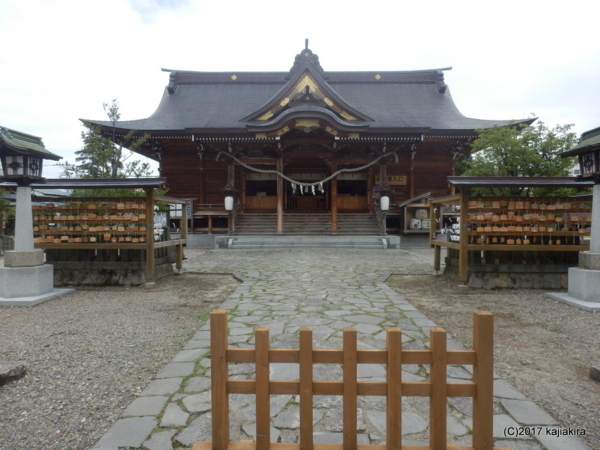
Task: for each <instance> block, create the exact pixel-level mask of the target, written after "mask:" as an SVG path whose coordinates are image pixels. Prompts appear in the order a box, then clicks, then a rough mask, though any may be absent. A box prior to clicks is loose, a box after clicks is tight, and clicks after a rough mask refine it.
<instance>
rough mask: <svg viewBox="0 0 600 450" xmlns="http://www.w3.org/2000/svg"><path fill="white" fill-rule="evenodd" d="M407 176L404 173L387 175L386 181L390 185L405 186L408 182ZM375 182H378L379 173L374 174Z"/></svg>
mask: <svg viewBox="0 0 600 450" xmlns="http://www.w3.org/2000/svg"><path fill="white" fill-rule="evenodd" d="M407 178H408V177H407V176H406V175H388V176H387V177H386V181H387V184H389V185H390V186H394V185H395V186H406V184H407V182H408V179H407ZM375 184H380V183H379V175H375Z"/></svg>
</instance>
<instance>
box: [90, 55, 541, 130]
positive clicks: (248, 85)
mask: <svg viewBox="0 0 600 450" xmlns="http://www.w3.org/2000/svg"><path fill="white" fill-rule="evenodd" d="M304 57H306V58H304ZM315 58H316V55H314V54H312V52H310V50H308V49H305V51H303V53H301V54H300V55H298V56H297V57H296V61H295V64H294V67H292V70H291V71H290V72H226V73H225V72H190V71H175V70H172V71H171V70H170V71H169V72H170V78H169V85H168V86H167V87H166V88H165V92H164V94H163V98H162V100H161V102H160V105H159V106H158V109H157V110H156V112H154V114H152V115H151V116H150V117H148V118H147V119H143V120H133V121H123V122H119V124H118V125H119V128H122V129H124V130H131V129H137V130H140V131H185V130H187V131H192V132H198V133H201V132H202V131H210V132H215V131H219V130H227V131H233V130H239V131H242V132H243V131H246V130H247V126H256V125H259V123H258V121H256V120H253V121H251V122H244V121H243V119H248V118H249V117H250V116H251V115H252V114H254V113H256V112H257V111H261V110H265V106H266V105H269V104H275V103H276V100H277V98H278V96H279V95H283V92H285V91H286V90H288V89H291V87H292V86H291V84H290V83H292V82H293V80H294V79H297V78H298V75H299V73H300V72H308V73H310V74H311V75H312V76H313V79H315V80H316V81H317V82H318V83H321V84H320V85H321V86H322V88H323V90H324V91H327V92H328V93H329V94H335V95H334V96H335V98H337V99H339V102H340V103H343V104H345V105H348V106H349V107H351V108H353V110H354V111H355V112H358V113H360V114H362V117H363V118H369V119H371V120H369V121H363V120H358V121H354V124H355V125H359V124H360V125H368V127H369V129H371V130H380V131H382V132H396V131H401V130H402V129H404V130H406V129H431V130H440V131H450V130H476V129H481V128H491V127H493V126H504V125H508V124H510V123H511V121H509V120H481V119H471V118H468V117H465V116H463V115H462V114H461V113H460V111H459V110H458V108H457V107H456V105H455V104H454V101H453V100H452V96H451V95H450V91H449V90H448V89H447V86H446V84H445V83H444V77H443V72H442V70H446V69H433V70H423V71H398V72H387V71H384V72H374V71H369V72H324V71H323V69H322V68H321V66H320V65H319V64H318V58H317V59H316V62H315ZM335 98H334V100H335ZM355 115H356V114H355ZM275 118H276V117H274V118H273V119H275ZM86 122H91V123H92V124H97V125H101V126H105V127H109V126H111V124H110V122H108V121H88V120H86ZM514 122H515V123H522V122H530V120H529V119H525V120H516V121H514ZM263 123H264V122H263Z"/></svg>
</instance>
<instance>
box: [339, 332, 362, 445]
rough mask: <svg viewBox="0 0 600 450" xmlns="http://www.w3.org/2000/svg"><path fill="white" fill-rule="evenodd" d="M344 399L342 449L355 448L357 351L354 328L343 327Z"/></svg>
mask: <svg viewBox="0 0 600 450" xmlns="http://www.w3.org/2000/svg"><path fill="white" fill-rule="evenodd" d="M343 348H344V368H343V370H344V375H343V379H344V397H343V398H344V400H343V424H344V425H343V426H344V437H343V450H356V433H357V426H356V408H357V406H358V405H357V401H356V397H357V380H356V377H357V362H358V361H357V353H356V329H355V328H352V327H348V328H344V332H343Z"/></svg>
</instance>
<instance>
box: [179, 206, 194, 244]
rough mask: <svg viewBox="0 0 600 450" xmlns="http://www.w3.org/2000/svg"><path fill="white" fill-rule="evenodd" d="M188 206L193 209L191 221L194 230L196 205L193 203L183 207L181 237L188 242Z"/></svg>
mask: <svg viewBox="0 0 600 450" xmlns="http://www.w3.org/2000/svg"><path fill="white" fill-rule="evenodd" d="M188 205H190V208H191V212H192V215H191V219H192V228H193V227H194V223H193V221H194V204H193V203H184V204H182V205H181V237H182V238H183V239H185V240H186V241H187V238H188V220H189V219H188V215H187V214H188Z"/></svg>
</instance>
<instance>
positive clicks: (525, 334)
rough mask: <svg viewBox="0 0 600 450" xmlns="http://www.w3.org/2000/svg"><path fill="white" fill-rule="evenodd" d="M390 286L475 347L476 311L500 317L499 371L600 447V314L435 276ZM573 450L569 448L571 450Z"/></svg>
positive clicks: (534, 294) (532, 293) (403, 278)
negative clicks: (598, 369) (598, 376)
mask: <svg viewBox="0 0 600 450" xmlns="http://www.w3.org/2000/svg"><path fill="white" fill-rule="evenodd" d="M388 285H389V286H390V287H392V288H393V289H395V290H396V291H397V292H399V293H401V294H402V295H403V296H404V297H405V298H406V299H407V300H408V301H409V302H410V303H412V304H413V306H415V307H416V308H418V309H419V310H420V311H421V312H422V313H423V314H425V315H427V317H429V318H430V319H431V320H433V321H434V322H435V323H437V324H438V325H439V326H441V327H443V328H445V329H446V331H447V332H448V333H449V334H451V335H452V336H453V337H454V338H455V339H456V340H458V341H459V342H461V343H462V344H464V345H466V346H468V347H471V344H472V321H471V313H472V311H476V310H486V311H490V312H491V313H493V314H494V322H495V324H494V326H495V352H494V357H495V361H494V368H495V370H496V372H497V373H498V374H499V375H500V376H501V377H502V378H504V379H505V380H508V381H510V382H511V383H512V384H513V385H514V386H515V387H516V388H517V389H518V390H519V391H521V392H522V393H523V394H525V395H526V396H527V397H528V398H529V399H530V400H532V401H534V402H535V403H537V404H538V405H539V406H541V407H542V408H543V409H544V410H545V411H546V412H548V413H549V414H550V415H552V416H553V417H554V418H555V419H557V420H558V421H560V422H561V423H562V424H563V425H564V426H568V427H571V428H579V429H582V428H583V429H585V430H586V436H585V437H583V439H584V440H585V441H586V442H587V444H588V445H589V446H590V447H591V448H593V449H600V383H598V382H595V381H592V380H591V379H590V378H589V369H590V367H592V366H598V365H599V364H600V314H599V313H591V312H587V311H582V310H580V309H578V308H575V307H573V306H568V305H566V304H564V303H560V302H557V301H554V300H550V299H548V298H546V297H545V296H544V292H543V291H540V290H534V289H519V290H509V289H506V290H494V291H489V290H481V289H470V288H466V287H464V286H460V284H459V282H458V281H457V280H456V279H452V278H447V277H445V276H434V275H396V276H392V277H390V279H389V280H388ZM565 450H567V449H565Z"/></svg>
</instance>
